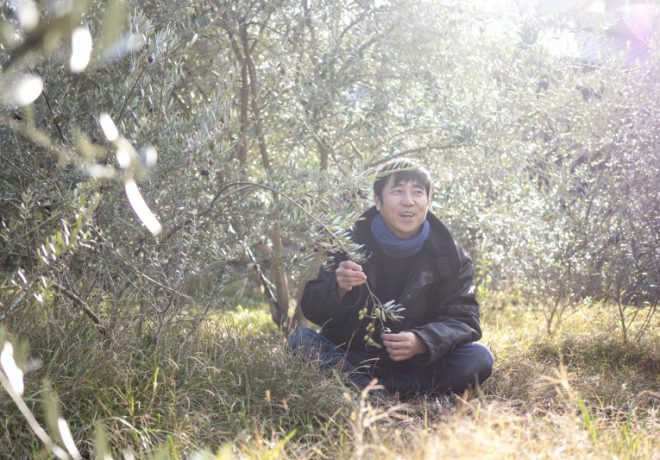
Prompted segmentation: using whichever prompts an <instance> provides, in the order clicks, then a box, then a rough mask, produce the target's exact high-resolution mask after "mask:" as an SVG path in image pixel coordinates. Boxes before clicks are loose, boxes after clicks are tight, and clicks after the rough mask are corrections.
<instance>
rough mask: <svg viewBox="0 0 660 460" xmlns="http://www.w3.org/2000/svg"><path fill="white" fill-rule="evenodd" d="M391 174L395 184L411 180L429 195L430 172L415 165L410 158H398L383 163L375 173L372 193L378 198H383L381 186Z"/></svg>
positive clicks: (382, 186)
mask: <svg viewBox="0 0 660 460" xmlns="http://www.w3.org/2000/svg"><path fill="white" fill-rule="evenodd" d="M392 175H394V178H393V181H394V183H395V184H398V183H399V182H409V181H412V182H414V183H416V184H418V185H420V186H422V187H423V188H424V190H426V196H427V197H428V196H430V195H431V174H429V172H428V171H427V170H426V169H424V168H421V167H419V166H416V165H415V164H414V163H413V162H412V161H410V160H406V159H398V160H392V161H388V162H387V163H385V165H384V166H383V167H382V168H380V169H379V170H378V173H377V174H376V180H374V195H375V196H377V197H378V198H379V199H380V200H382V199H383V188H384V187H385V184H387V181H388V180H389V178H390V176H392Z"/></svg>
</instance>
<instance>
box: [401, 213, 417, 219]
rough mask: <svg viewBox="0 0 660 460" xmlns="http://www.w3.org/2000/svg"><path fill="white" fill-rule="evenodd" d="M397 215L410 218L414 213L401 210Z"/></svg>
mask: <svg viewBox="0 0 660 460" xmlns="http://www.w3.org/2000/svg"><path fill="white" fill-rule="evenodd" d="M399 215H400V216H401V217H404V218H412V217H415V214H414V213H412V212H402V213H401V214H399Z"/></svg>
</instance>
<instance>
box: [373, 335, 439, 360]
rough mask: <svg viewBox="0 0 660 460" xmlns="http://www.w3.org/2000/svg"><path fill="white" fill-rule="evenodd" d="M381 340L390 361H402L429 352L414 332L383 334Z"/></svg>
mask: <svg viewBox="0 0 660 460" xmlns="http://www.w3.org/2000/svg"><path fill="white" fill-rule="evenodd" d="M381 338H382V339H383V345H384V346H385V349H386V350H387V354H388V355H390V359H391V360H392V361H404V360H406V359H410V358H412V357H413V356H416V355H421V354H424V353H426V352H427V351H429V350H428V348H427V346H426V344H425V343H424V341H423V340H422V339H420V338H419V336H417V334H415V333H414V332H409V331H403V332H399V333H398V334H383V335H381Z"/></svg>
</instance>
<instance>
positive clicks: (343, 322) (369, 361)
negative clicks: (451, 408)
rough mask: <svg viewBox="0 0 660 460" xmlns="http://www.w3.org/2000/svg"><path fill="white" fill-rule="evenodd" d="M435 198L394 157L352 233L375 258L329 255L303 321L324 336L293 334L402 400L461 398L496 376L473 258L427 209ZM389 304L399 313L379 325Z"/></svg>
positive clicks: (327, 363)
mask: <svg viewBox="0 0 660 460" xmlns="http://www.w3.org/2000/svg"><path fill="white" fill-rule="evenodd" d="M430 199H431V178H430V175H429V173H428V172H427V171H426V170H425V169H422V168H418V167H415V166H414V165H413V164H412V163H411V162H409V161H406V160H396V161H393V162H390V163H388V164H386V165H385V166H384V167H383V168H382V169H381V170H380V171H379V174H378V175H377V177H376V180H375V182H374V203H375V206H374V207H372V208H370V209H369V210H367V211H366V212H365V214H364V215H363V216H362V218H361V219H360V220H358V222H356V223H355V225H354V226H353V227H352V228H351V229H350V236H351V238H352V240H353V241H354V242H356V243H358V244H360V245H363V247H364V249H365V252H366V253H367V254H368V255H369V258H368V260H367V262H365V263H363V264H362V265H360V264H358V263H356V262H354V261H352V260H349V259H348V257H347V256H346V255H345V254H340V253H338V254H331V256H332V257H333V260H334V267H333V269H332V270H330V271H328V270H326V269H321V271H320V272H319V275H318V277H317V278H316V279H314V280H312V281H309V282H308V283H307V285H306V286H305V291H304V293H303V297H302V300H301V306H302V310H303V313H304V314H305V317H306V318H307V319H308V320H310V321H311V322H313V323H315V324H317V325H319V326H321V331H320V333H317V332H315V331H313V330H311V329H308V328H298V329H296V330H294V331H293V332H292V333H291V334H290V336H289V346H290V347H291V348H292V349H294V350H298V349H302V350H305V351H306V352H307V353H308V354H311V355H312V356H313V357H314V358H315V359H319V360H320V362H321V364H322V366H323V367H331V366H340V368H341V369H343V370H344V371H345V372H347V374H348V377H349V379H350V380H351V381H353V382H354V383H355V384H357V385H358V386H359V387H365V386H366V385H368V384H369V382H370V381H371V379H372V378H374V377H375V378H378V380H379V383H381V384H382V385H383V386H384V388H385V390H386V391H387V392H390V393H398V394H399V396H401V397H404V398H405V397H410V396H414V395H416V394H420V393H423V394H442V393H448V392H461V391H463V390H465V389H466V388H468V387H471V386H474V385H475V384H477V383H481V382H483V381H484V380H486V379H487V378H488V377H489V376H490V374H491V371H492V366H493V356H492V354H491V353H490V351H489V350H488V349H487V348H486V347H485V346H483V345H481V344H478V343H476V341H477V340H479V339H480V338H481V327H480V323H479V305H478V303H477V301H476V299H475V289H474V282H473V273H474V269H473V267H472V262H471V260H470V258H469V257H468V256H467V254H465V252H464V251H463V249H462V248H461V247H460V246H459V245H458V244H456V243H455V242H454V240H453V238H452V236H451V234H450V233H449V231H448V230H447V228H446V227H445V226H444V225H443V224H442V223H441V222H440V221H439V220H438V219H437V218H436V217H435V216H433V214H431V213H429V212H428V206H429V202H430ZM374 295H375V297H376V298H377V299H378V300H374ZM388 302H392V303H394V304H398V305H400V307H401V308H402V309H403V310H402V311H400V312H399V315H398V316H400V317H399V318H397V319H393V318H392V317H391V316H390V317H389V318H386V319H385V321H381V320H379V319H375V317H376V316H378V314H377V313H378V312H377V311H376V310H377V309H378V308H381V306H382V305H383V304H387V303H388ZM379 304H380V305H379Z"/></svg>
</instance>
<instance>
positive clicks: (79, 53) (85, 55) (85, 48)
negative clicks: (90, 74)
mask: <svg viewBox="0 0 660 460" xmlns="http://www.w3.org/2000/svg"><path fill="white" fill-rule="evenodd" d="M91 56H92V34H91V33H90V32H89V29H88V28H87V27H77V28H76V29H75V30H74V31H73V33H72V34H71V59H69V67H70V68H71V72H73V73H79V72H82V71H83V70H85V68H86V67H87V64H89V59H90V57H91Z"/></svg>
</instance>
